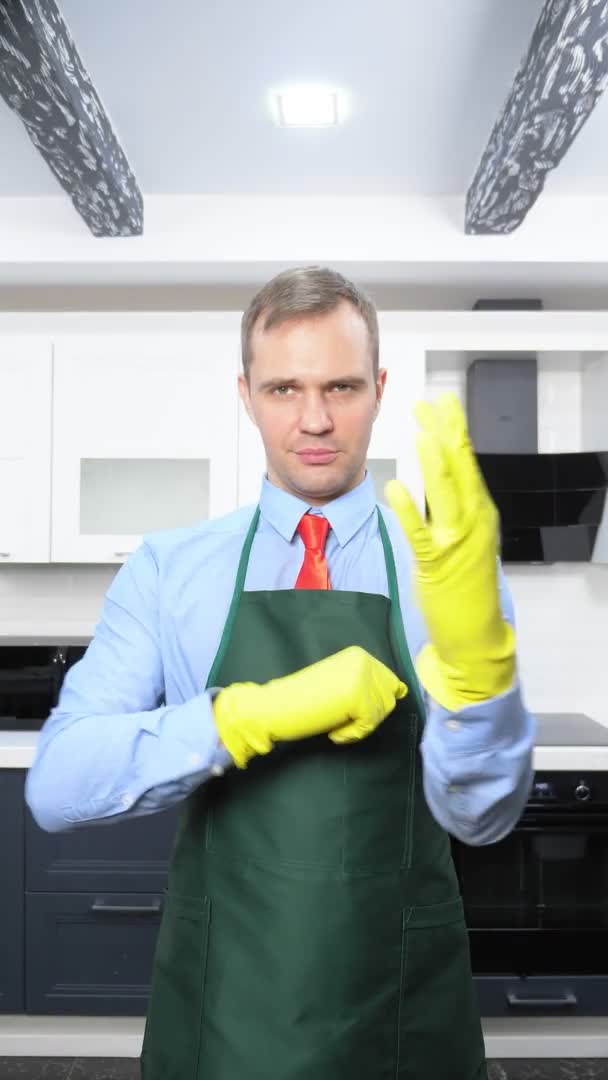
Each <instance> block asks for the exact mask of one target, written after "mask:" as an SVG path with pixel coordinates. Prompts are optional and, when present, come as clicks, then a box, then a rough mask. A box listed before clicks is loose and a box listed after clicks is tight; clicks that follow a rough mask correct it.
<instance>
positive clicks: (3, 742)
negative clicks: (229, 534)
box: [0, 731, 608, 772]
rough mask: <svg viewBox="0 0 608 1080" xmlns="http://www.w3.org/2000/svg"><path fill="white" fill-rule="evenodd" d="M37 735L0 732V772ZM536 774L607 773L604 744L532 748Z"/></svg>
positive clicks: (27, 755)
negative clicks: (560, 772) (540, 772)
mask: <svg viewBox="0 0 608 1080" xmlns="http://www.w3.org/2000/svg"><path fill="white" fill-rule="evenodd" d="M38 736H39V732H37V731H0V769H29V767H30V765H31V764H32V762H33V760H34V751H35V748H36V743H37V741H38ZM534 768H535V769H536V770H537V771H541V770H542V771H549V770H560V771H566V772H579V771H584V772H591V771H595V772H601V771H602V770H606V771H608V743H607V744H606V745H605V746H582V745H581V746H536V747H535V748H534Z"/></svg>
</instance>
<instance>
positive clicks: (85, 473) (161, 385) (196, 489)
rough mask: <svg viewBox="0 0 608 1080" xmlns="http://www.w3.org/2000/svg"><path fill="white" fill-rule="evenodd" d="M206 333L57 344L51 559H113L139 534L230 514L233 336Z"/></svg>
mask: <svg viewBox="0 0 608 1080" xmlns="http://www.w3.org/2000/svg"><path fill="white" fill-rule="evenodd" d="M214 324H215V326H214V328H213V329H212V330H210V331H209V332H206V333H200V334H179V335H178V334H175V335H169V334H165V335H159V336H157V337H152V336H149V337H148V336H145V337H144V336H140V335H134V334H133V335H126V334H123V335H101V336H99V335H98V336H95V337H92V336H91V337H86V338H84V337H82V338H80V337H79V338H78V339H76V338H70V339H68V338H65V339H62V340H60V341H58V342H57V345H56V347H55V374H54V399H53V400H54V410H53V430H54V460H53V530H52V559H53V561H55V562H116V561H120V560H122V559H124V558H125V556H126V555H127V554H128V553H129V552H130V551H132V550H134V548H135V547H136V546H137V545H138V544H139V542H140V540H141V537H142V534H144V533H147V532H153V531H155V530H158V529H165V528H174V527H177V526H188V525H193V524H195V523H196V522H197V521H200V520H202V519H204V518H208V517H216V516H219V515H221V514H225V513H228V512H229V511H230V510H233V509H234V507H235V505H236V482H237V441H238V431H237V416H238V411H237V396H236V374H237V364H238V326H237V324H236V323H235V325H234V327H233V325H232V322H231V320H230V318H229V317H228V316H226V317H225V318H223V319H221V318H219V317H217V318H215V319H214ZM235 328H236V334H235Z"/></svg>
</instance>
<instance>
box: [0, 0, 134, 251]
mask: <svg viewBox="0 0 608 1080" xmlns="http://www.w3.org/2000/svg"><path fill="white" fill-rule="evenodd" d="M103 17H104V16H103V4H102V5H101V7H100V8H99V10H96V14H95V18H103ZM0 95H1V96H2V97H3V98H4V100H5V101H6V102H7V104H8V105H10V107H11V108H12V109H14V110H15V112H16V113H17V114H18V115H19V116H20V118H21V120H22V121H23V123H24V124H25V127H26V129H27V132H28V135H29V136H30V139H31V140H32V142H33V143H34V146H36V147H37V149H38V150H39V151H40V153H41V154H42V156H43V158H44V160H45V161H46V163H47V165H49V166H50V168H51V169H52V170H53V172H54V174H55V176H56V177H57V179H58V180H59V183H60V184H61V186H62V187H63V188H65V190H66V191H67V193H68V195H69V196H70V198H71V200H72V202H73V204H74V206H75V207H76V209H77V211H78V213H79V214H81V216H82V217H83V218H84V220H85V222H86V224H87V225H88V227H89V229H90V230H91V232H92V233H93V234H94V235H95V236H137V235H139V234H140V233H141V232H142V231H143V198H142V194H141V192H140V190H139V188H138V186H137V182H136V180H135V177H134V175H133V173H132V172H131V169H130V167H129V163H128V161H127V159H126V157H125V154H124V153H123V150H122V149H121V146H120V144H119V142H118V140H117V138H116V135H115V134H114V131H113V130H112V125H111V123H110V121H109V119H108V116H107V114H106V112H105V111H104V108H103V105H102V104H101V101H100V100H99V97H98V96H97V93H96V92H95V87H94V86H93V84H92V82H91V79H90V78H89V75H88V74H87V72H86V70H85V67H84V65H83V63H82V61H81V59H80V56H79V55H78V51H77V49H76V46H75V44H74V42H73V40H72V37H71V35H70V32H69V30H68V28H67V26H66V24H65V22H64V19H63V16H62V15H61V12H60V11H59V9H58V7H57V4H56V3H55V0H0Z"/></svg>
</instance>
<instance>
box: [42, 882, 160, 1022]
mask: <svg viewBox="0 0 608 1080" xmlns="http://www.w3.org/2000/svg"><path fill="white" fill-rule="evenodd" d="M162 899H163V898H162V894H160V893H158V894H150V893H145V894H143V895H141V894H137V893H94V892H92V893H88V894H79V895H70V894H57V893H55V894H48V893H47V894H44V893H27V894H26V903H25V911H26V936H25V937H26V946H25V987H26V990H25V1001H26V1011H27V1012H32V1013H47V1014H50V1013H53V1014H61V1013H64V1014H75V1013H80V1014H83V1015H100V1016H104V1015H121V1016H141V1015H143V1014H144V1013H145V1011H146V1007H147V1002H148V994H149V991H150V979H151V975H152V964H153V959H154V949H155V945H156V937H157V934H158V929H159V926H160V918H161V907H162Z"/></svg>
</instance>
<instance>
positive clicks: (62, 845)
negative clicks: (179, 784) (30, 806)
mask: <svg viewBox="0 0 608 1080" xmlns="http://www.w3.org/2000/svg"><path fill="white" fill-rule="evenodd" d="M178 813H179V811H178V809H177V808H173V807H172V808H171V809H170V810H165V811H163V813H161V814H151V815H150V816H148V817H142V818H126V819H125V820H124V821H117V822H115V823H113V824H111V825H110V824H104V825H91V826H86V827H84V828H78V829H74V830H73V831H70V832H64V833H46V832H44V831H43V830H42V829H40V828H39V827H38V826H37V825H36V822H35V821H34V819H33V817H32V815H31V814H30V813H29V811H28V813H27V819H26V836H25V852H26V857H25V864H26V871H25V872H26V889H27V890H28V891H29V892H38V891H40V892H62V893H71V892H90V891H92V890H100V891H106V892H116V893H118V892H134V893H140V892H160V893H162V891H163V889H164V888H165V886H166V883H167V871H168V868H169V859H170V856H171V851H172V848H173V838H174V835H175V830H176V827H177V819H178Z"/></svg>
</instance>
